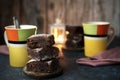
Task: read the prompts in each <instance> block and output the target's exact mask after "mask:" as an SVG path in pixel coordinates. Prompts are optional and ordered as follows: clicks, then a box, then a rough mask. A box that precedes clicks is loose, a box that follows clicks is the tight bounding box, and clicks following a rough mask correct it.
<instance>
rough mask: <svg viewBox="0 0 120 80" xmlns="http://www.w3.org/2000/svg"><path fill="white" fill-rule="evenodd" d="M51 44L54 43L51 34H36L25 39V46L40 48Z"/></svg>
mask: <svg viewBox="0 0 120 80" xmlns="http://www.w3.org/2000/svg"><path fill="white" fill-rule="evenodd" d="M53 44H55V41H54V36H53V35H52V34H36V35H32V36H30V37H29V38H28V39H27V46H28V47H29V48H40V47H45V46H52V45H53Z"/></svg>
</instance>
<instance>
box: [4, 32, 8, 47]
mask: <svg viewBox="0 0 120 80" xmlns="http://www.w3.org/2000/svg"><path fill="white" fill-rule="evenodd" d="M4 40H5V43H6V45H7V46H8V45H9V42H8V38H7V35H6V31H4Z"/></svg>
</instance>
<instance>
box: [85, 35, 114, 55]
mask: <svg viewBox="0 0 120 80" xmlns="http://www.w3.org/2000/svg"><path fill="white" fill-rule="evenodd" d="M111 41H112V40H108V37H107V36H104V37H91V36H84V45H85V46H84V49H85V56H87V57H93V56H95V55H97V54H99V53H100V52H102V51H104V50H106V48H107V46H108V45H109V44H110V42H111Z"/></svg>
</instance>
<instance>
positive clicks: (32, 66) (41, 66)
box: [26, 58, 59, 73]
mask: <svg viewBox="0 0 120 80" xmlns="http://www.w3.org/2000/svg"><path fill="white" fill-rule="evenodd" d="M26 67H27V71H33V72H42V73H51V72H54V71H55V70H57V69H58V68H59V60H58V59H56V58H54V59H51V60H48V61H32V62H28V63H27V64H26Z"/></svg>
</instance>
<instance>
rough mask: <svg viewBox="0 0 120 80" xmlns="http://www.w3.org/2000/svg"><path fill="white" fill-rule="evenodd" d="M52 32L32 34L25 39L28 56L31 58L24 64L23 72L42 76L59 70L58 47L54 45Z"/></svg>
mask: <svg viewBox="0 0 120 80" xmlns="http://www.w3.org/2000/svg"><path fill="white" fill-rule="evenodd" d="M54 44H55V41H54V36H53V35H52V34H37V35H32V36H30V37H29V38H28V39H27V50H28V56H29V57H30V58H31V60H29V61H28V62H27V64H26V66H25V70H24V72H25V73H30V75H33V76H44V75H49V74H50V73H55V74H56V72H59V71H60V64H59V56H58V54H59V49H58V48H57V47H54V46H53V45H54Z"/></svg>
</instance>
